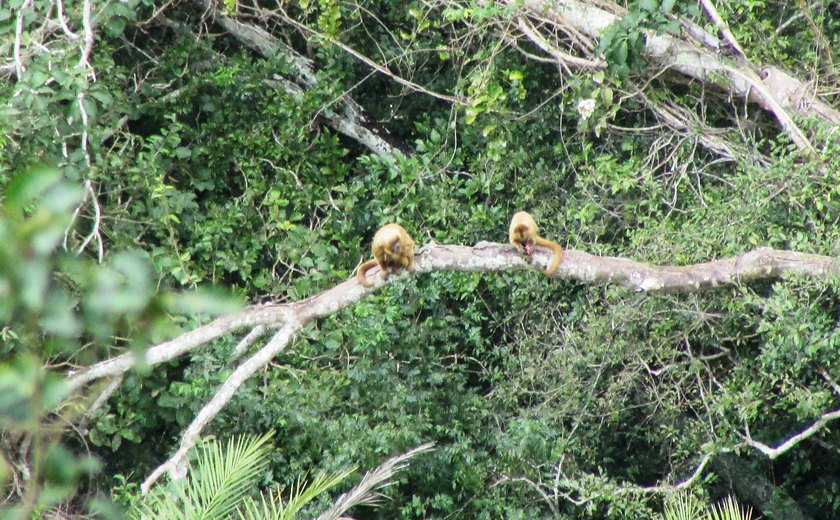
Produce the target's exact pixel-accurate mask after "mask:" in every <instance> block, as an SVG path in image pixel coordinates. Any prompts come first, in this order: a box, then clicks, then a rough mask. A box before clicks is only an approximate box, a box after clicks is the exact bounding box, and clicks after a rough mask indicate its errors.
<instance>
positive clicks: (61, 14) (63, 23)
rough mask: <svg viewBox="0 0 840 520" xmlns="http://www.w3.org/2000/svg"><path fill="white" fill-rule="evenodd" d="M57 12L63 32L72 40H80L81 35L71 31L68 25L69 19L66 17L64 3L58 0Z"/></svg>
mask: <svg viewBox="0 0 840 520" xmlns="http://www.w3.org/2000/svg"><path fill="white" fill-rule="evenodd" d="M56 10H57V11H58V23H59V25H61V30H62V31H64V34H65V35H67V37H68V38H70V39H71V40H78V39H79V35H78V34H76V33H74V32H73V31H72V30H71V29H70V26H69V25H67V19H66V18H65V17H64V3H63V2H62V0H57V6H56Z"/></svg>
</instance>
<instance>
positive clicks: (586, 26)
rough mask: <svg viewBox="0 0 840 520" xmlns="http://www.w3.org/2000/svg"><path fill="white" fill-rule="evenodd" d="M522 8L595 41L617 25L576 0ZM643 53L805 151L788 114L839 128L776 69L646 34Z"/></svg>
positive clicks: (531, 0) (824, 108)
mask: <svg viewBox="0 0 840 520" xmlns="http://www.w3.org/2000/svg"><path fill="white" fill-rule="evenodd" d="M507 3H508V4H513V0H507ZM521 8H522V9H523V10H524V11H525V12H526V14H528V15H529V16H533V17H534V18H536V19H540V20H546V19H547V20H550V21H552V22H553V23H556V24H560V25H561V26H570V27H572V28H573V29H575V30H578V31H580V32H582V33H583V34H585V35H587V36H589V37H591V38H595V39H597V38H599V37H600V35H601V34H602V32H603V31H604V30H605V29H606V28H607V27H608V26H609V25H611V24H612V23H614V22H615V21H617V20H618V16H617V15H615V14H612V13H610V12H608V11H607V10H605V9H602V8H600V7H597V6H594V5H590V4H587V3H585V2H581V1H578V0H557V1H556V2H547V1H545V0H525V2H524V3H523V4H522V7H521ZM717 47H718V48H719V47H720V45H719V44H718V45H717ZM646 53H647V56H648V57H649V58H651V59H652V60H654V61H657V62H659V63H660V64H661V65H662V66H664V67H667V68H670V69H673V70H676V71H678V72H680V73H682V74H684V75H686V76H688V77H690V78H693V79H697V80H700V81H702V82H705V83H709V84H712V85H715V86H717V87H718V88H720V89H722V90H724V91H727V92H730V93H731V94H732V95H735V96H740V97H746V98H748V99H750V100H751V101H753V102H755V103H757V104H758V105H759V106H761V107H762V108H763V109H764V110H767V111H768V112H770V113H772V114H773V115H774V116H775V117H776V119H777V120H778V121H779V123H780V125H781V126H782V127H783V128H784V130H785V131H786V132H787V133H788V134H789V136H790V138H791V139H792V140H793V141H794V142H796V143H797V145H798V146H799V147H800V148H802V149H804V150H812V149H813V147H812V146H811V145H810V143H809V142H808V140H807V138H805V136H804V134H802V132H801V130H799V128H798V127H797V126H796V125H795V123H793V121H792V119H791V117H790V115H789V114H788V113H787V111H793V112H795V113H797V114H799V115H803V116H815V117H819V118H820V119H822V120H824V121H827V122H830V123H832V124H835V125H836V124H840V112H838V111H837V110H835V109H834V108H832V107H831V106H830V105H829V104H827V103H825V102H824V101H822V100H820V99H819V98H818V97H817V96H816V95H814V94H813V93H811V92H810V90H809V87H808V86H807V85H806V84H804V83H803V82H801V81H799V80H797V79H796V78H794V77H792V76H790V75H784V76H782V75H781V74H780V72H781V71H780V70H779V69H777V68H775V67H767V68H765V69H764V70H766V71H767V72H764V71H758V70H755V69H754V68H753V67H752V66H751V65H750V64H749V63H747V62H745V61H743V60H741V62H739V63H738V64H737V66H733V65H730V64H728V63H726V62H724V61H723V60H722V59H721V57H720V56H719V55H718V54H715V53H712V52H710V51H709V50H707V49H705V48H701V47H697V46H695V45H692V44H690V43H688V42H686V41H684V40H682V39H680V38H677V37H674V36H672V35H669V34H661V35H658V36H657V35H656V34H654V33H648V35H647V43H646ZM775 76H780V77H783V78H784V82H781V81H778V82H776V83H769V82H768V81H767V80H768V79H769V78H771V77H775Z"/></svg>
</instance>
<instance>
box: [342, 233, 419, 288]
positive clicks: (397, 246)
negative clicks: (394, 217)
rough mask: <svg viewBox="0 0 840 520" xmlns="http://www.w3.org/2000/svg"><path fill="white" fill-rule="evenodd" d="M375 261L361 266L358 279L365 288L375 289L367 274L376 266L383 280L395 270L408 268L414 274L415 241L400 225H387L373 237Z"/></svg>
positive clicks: (357, 274) (357, 275)
mask: <svg viewBox="0 0 840 520" xmlns="http://www.w3.org/2000/svg"><path fill="white" fill-rule="evenodd" d="M371 249H372V250H373V258H374V259H373V260H368V261H367V262H365V263H363V264H362V265H360V266H359V270H358V271H357V272H356V278H357V280H358V281H359V283H360V284H362V285H364V286H365V287H373V282H371V281H370V280H368V279H367V278H365V273H367V272H368V270H369V269H370V268H372V267H373V266H375V265H379V270H380V272H381V276H382V279H383V280H387V279H388V275H389V274H391V271H393V270H394V269H401V268H406V269H408V270H409V271H410V272H414V240H412V239H411V236H410V235H409V234H408V232H406V230H405V229H403V227H402V226H400V225H399V224H386V225H384V226H382V227H381V228H379V231H377V232H376V235H374V236H373V246H372V247H371Z"/></svg>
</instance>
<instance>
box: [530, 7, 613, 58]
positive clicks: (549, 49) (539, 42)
mask: <svg viewBox="0 0 840 520" xmlns="http://www.w3.org/2000/svg"><path fill="white" fill-rule="evenodd" d="M516 24H517V26H518V27H519V30H520V31H522V34H524V35H525V36H527V37H528V39H529V40H531V42H532V43H533V44H534V45H536V46H537V47H539V48H540V49H542V50H543V51H544V52H545V53H546V54H548V55H550V56H551V57H552V58H554V60H555V61H556V62H557V64H558V65H561V66H566V67H574V68H591V69H596V70H600V69H603V68H605V67H606V64H605V63H604V62H603V60H600V61H593V60H587V59H584V58H578V57H577V56H572V55H571V54H568V53H565V52H563V51H561V50H560V49H558V48H557V47H555V46H553V45H551V44H550V43H548V42H547V41H546V39H545V38H543V37H542V35H541V34H540V33H539V31H538V30H537V28H536V27H534V26H533V25H531V23H530V22H528V20H527V18H525V17H522V16H520V17H517V19H516Z"/></svg>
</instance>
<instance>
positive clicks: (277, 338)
mask: <svg viewBox="0 0 840 520" xmlns="http://www.w3.org/2000/svg"><path fill="white" fill-rule="evenodd" d="M299 327H300V323H298V322H296V321H294V320H288V321H287V322H286V324H285V325H284V326H283V328H281V329H280V330H279V331H277V334H275V335H274V337H273V338H271V340H270V341H269V342H268V343H267V344H266V345H265V346H264V347H263V348H261V349H260V350H259V351H257V353H256V354H254V355H253V356H251V357H250V358H248V360H247V361H245V362H244V363H242V364H241V365H239V367H237V369H236V370H234V371H233V373H232V374H231V375H230V377H228V378H227V380H226V381H225V382H224V383H223V384H222V386H221V387H219V389H218V390H217V391H216V394H215V395H214V396H213V398H212V399H210V402H208V403H207V404H206V405H204V408H202V409H201V411H200V412H198V415H196V417H195V419H193V422H192V423H191V424H190V425H189V426H188V427H187V429H186V430H184V433H183V435H182V436H181V444H180V446H179V447H178V451H176V452H175V454H173V455H172V456H171V457H170V458H169V460H167V461H166V462H164V463H163V464H161V465H160V466H158V467H157V468H156V469H155V470H154V471H153V472H152V473H151V474H150V475H149V476H148V478H146V480H145V481H143V484H142V485H141V486H140V489H141V490H142V491H143V493H148V492H149V489H150V488H151V487H152V484H154V483H155V481H157V479H158V478H160V476H161V475H163V473H164V472H165V471H168V472H169V473H170V475H171V476H172V478H173V479H177V478H181V477H183V476H184V475H185V474H186V464H185V462H186V455H187V452H189V450H191V449H192V448H193V447H194V446H195V443H196V441H197V440H198V436H199V435H200V434H201V431H202V430H203V429H204V427H205V426H206V425H207V423H209V422H210V421H211V420H212V419H213V418H214V417H215V416H216V414H218V413H219V411H220V410H221V409H222V408H224V406H225V405H226V404H227V403H228V401H230V398H231V397H233V394H234V393H236V390H237V389H238V388H239V387H240V386H241V385H242V383H244V382H245V380H246V379H248V378H249V377H251V376H252V375H253V374H254V372H256V371H257V370H259V369H260V368H262V367H264V366H266V365H267V364H268V363H269V362H270V361H271V360H272V358H274V356H276V355H277V354H278V353H279V352H280V351H282V350H283V349H285V348H286V346H287V345H288V344H289V342H290V341H291V340H292V338H293V337H294V333H295V332H296V331H297V329H298V328H299Z"/></svg>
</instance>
